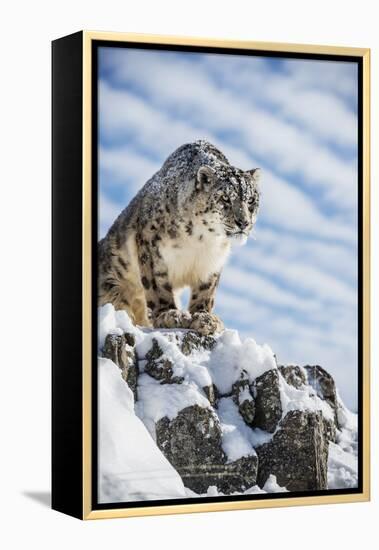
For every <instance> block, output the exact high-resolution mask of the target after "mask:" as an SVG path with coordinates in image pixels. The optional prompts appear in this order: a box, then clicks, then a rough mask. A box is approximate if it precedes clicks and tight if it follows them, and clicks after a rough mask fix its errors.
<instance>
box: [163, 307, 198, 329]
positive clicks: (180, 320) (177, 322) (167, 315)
mask: <svg viewBox="0 0 379 550" xmlns="http://www.w3.org/2000/svg"><path fill="white" fill-rule="evenodd" d="M191 319H192V318H191V315H190V313H188V311H180V310H179V309H168V310H167V311H162V312H161V313H159V315H158V316H157V317H156V318H155V319H154V327H155V328H189V326H190V324H191Z"/></svg>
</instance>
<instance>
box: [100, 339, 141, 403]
mask: <svg viewBox="0 0 379 550" xmlns="http://www.w3.org/2000/svg"><path fill="white" fill-rule="evenodd" d="M134 346H135V339H134V336H133V335H132V334H130V333H127V332H126V333H124V334H121V335H119V334H108V335H107V337H106V339H105V342H104V346H103V349H102V355H103V357H105V358H106V359H110V360H111V361H113V362H114V363H115V364H116V365H117V366H118V367H119V368H120V370H121V376H122V378H123V379H124V380H125V382H126V383H127V384H128V386H129V387H130V389H131V390H132V391H133V393H134V398H135V399H137V397H138V396H137V379H138V364H137V356H136V352H135V347H134Z"/></svg>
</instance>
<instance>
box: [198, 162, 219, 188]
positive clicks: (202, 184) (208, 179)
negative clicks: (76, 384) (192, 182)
mask: <svg viewBox="0 0 379 550" xmlns="http://www.w3.org/2000/svg"><path fill="white" fill-rule="evenodd" d="M214 179H215V172H214V170H213V168H211V167H210V166H200V168H199V170H198V171H197V175H196V189H198V190H200V189H203V190H204V191H207V190H208V189H209V188H210V187H211V185H212V183H213V182H214Z"/></svg>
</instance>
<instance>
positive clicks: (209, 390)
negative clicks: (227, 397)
mask: <svg viewBox="0 0 379 550" xmlns="http://www.w3.org/2000/svg"><path fill="white" fill-rule="evenodd" d="M203 392H204V393H205V395H206V396H207V399H208V401H209V403H210V404H211V405H212V407H217V400H218V398H219V393H218V391H217V388H216V386H215V385H214V384H212V385H211V386H204V387H203Z"/></svg>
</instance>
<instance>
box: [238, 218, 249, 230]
mask: <svg viewBox="0 0 379 550" xmlns="http://www.w3.org/2000/svg"><path fill="white" fill-rule="evenodd" d="M236 224H237V225H238V227H239V228H240V229H241V231H243V230H244V229H246V227H247V226H248V225H249V222H248V221H247V220H236Z"/></svg>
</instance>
